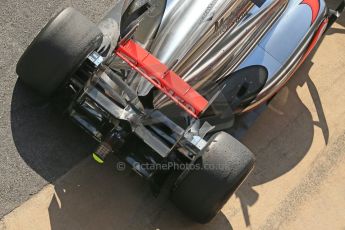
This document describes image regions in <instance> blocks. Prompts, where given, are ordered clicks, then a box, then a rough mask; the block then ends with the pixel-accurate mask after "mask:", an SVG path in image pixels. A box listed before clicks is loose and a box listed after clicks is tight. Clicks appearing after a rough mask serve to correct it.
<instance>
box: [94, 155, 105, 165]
mask: <svg viewBox="0 0 345 230" xmlns="http://www.w3.org/2000/svg"><path fill="white" fill-rule="evenodd" d="M92 156H93V159H94V160H95V161H97V163H99V164H103V163H104V161H103V160H102V159H101V158H100V157H99V156H97V154H96V153H94V154H92Z"/></svg>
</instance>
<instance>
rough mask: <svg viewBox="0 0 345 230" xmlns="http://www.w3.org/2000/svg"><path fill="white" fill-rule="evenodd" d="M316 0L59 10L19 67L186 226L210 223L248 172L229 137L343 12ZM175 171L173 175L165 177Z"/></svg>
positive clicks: (243, 153) (134, 1)
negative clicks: (165, 193) (163, 197)
mask: <svg viewBox="0 0 345 230" xmlns="http://www.w3.org/2000/svg"><path fill="white" fill-rule="evenodd" d="M344 6H345V1H344V0H342V1H341V3H340V4H339V7H338V8H337V9H335V10H330V9H328V8H327V6H326V3H325V2H324V0H200V1H197V0H168V1H167V0H119V1H116V3H115V6H114V7H113V8H112V9H111V10H110V11H109V13H108V14H106V16H105V17H104V18H103V20H102V21H101V22H100V23H99V24H98V25H95V24H94V23H92V22H91V21H89V20H88V19H87V18H86V17H85V16H83V15H82V14H80V13H79V12H78V11H77V10H75V9H73V8H67V9H64V10H63V11H62V12H60V13H58V14H57V15H56V16H55V17H54V18H53V19H52V20H51V21H50V22H49V23H48V24H47V25H46V26H45V27H44V29H43V30H42V31H41V32H40V33H39V34H38V35H37V37H36V38H35V39H34V41H33V42H32V43H31V45H30V46H29V47H28V48H27V50H26V51H25V52H24V54H23V56H22V57H21V59H20V60H19V62H18V65H17V73H18V75H19V79H20V80H21V81H22V82H23V83H25V84H26V85H28V86H30V87H31V88H32V89H34V90H35V91H37V92H38V93H40V94H41V95H42V96H44V97H47V98H49V99H50V100H52V101H53V102H55V103H56V105H57V106H58V108H60V109H61V110H62V111H63V112H64V113H65V114H67V115H68V116H70V117H71V119H72V120H73V121H75V123H77V124H78V125H79V126H81V127H82V128H83V129H84V130H85V131H86V132H88V133H89V134H91V135H92V137H94V138H95V139H96V140H98V141H99V143H100V145H99V147H98V148H97V149H96V150H95V152H94V153H93V157H94V159H95V160H96V161H97V162H99V163H103V162H104V161H105V159H106V157H107V156H108V155H109V154H111V153H114V154H115V155H116V156H117V157H118V158H119V159H121V160H122V161H124V162H126V163H127V164H128V165H129V166H130V167H131V168H132V169H133V170H134V171H135V172H136V173H138V174H139V175H140V176H142V177H144V178H146V179H147V180H148V181H149V183H150V185H151V186H152V190H153V192H154V193H159V191H160V188H161V187H162V186H163V184H164V182H165V181H167V178H174V183H173V185H172V188H171V199H172V201H173V202H174V204H175V205H176V206H177V207H178V208H179V209H181V210H182V211H183V212H184V213H185V214H187V215H188V216H190V217H191V218H192V219H193V220H195V221H197V222H200V223H207V222H209V221H210V220H211V219H212V218H213V217H215V215H216V214H217V213H218V212H219V211H220V209H221V208H222V207H223V205H224V204H225V203H226V202H227V200H228V199H229V198H230V196H231V195H232V194H233V193H234V192H235V190H236V189H237V188H238V187H239V186H240V185H241V183H242V182H243V181H244V180H245V178H246V177H247V176H248V175H249V173H250V172H251V170H252V169H253V167H254V162H255V158H254V155H253V154H252V153H251V152H250V151H249V150H248V149H247V148H246V147H245V146H244V145H242V144H241V143H240V142H239V141H237V140H236V139H235V138H234V137H233V136H232V135H230V134H229V133H228V132H226V131H227V130H229V129H230V128H231V127H233V126H234V125H235V124H236V121H237V117H238V116H239V115H240V114H243V113H245V112H248V111H251V110H254V109H255V108H257V107H258V106H260V105H262V104H264V103H266V102H267V101H269V100H270V99H271V98H272V97H274V95H275V94H276V93H277V92H278V91H279V90H280V89H281V88H282V87H283V86H284V85H285V84H286V82H287V81H288V80H289V79H290V78H291V76H292V75H293V74H294V72H295V71H296V70H297V69H298V67H299V66H300V65H301V64H302V63H303V61H304V60H305V59H306V58H307V56H308V55H309V54H310V52H311V51H312V50H313V48H314V47H315V45H316V44H317V42H318V41H319V39H320V38H321V37H322V36H323V35H324V33H325V31H326V30H327V29H328V28H329V27H330V26H331V25H332V24H333V23H334V22H335V21H336V20H337V18H338V17H339V16H340V13H341V12H342V11H343V8H344ZM171 175H174V176H171Z"/></svg>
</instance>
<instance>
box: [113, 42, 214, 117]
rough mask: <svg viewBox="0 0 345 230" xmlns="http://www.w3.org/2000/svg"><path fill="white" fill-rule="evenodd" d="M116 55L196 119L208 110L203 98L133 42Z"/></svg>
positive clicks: (122, 47)
mask: <svg viewBox="0 0 345 230" xmlns="http://www.w3.org/2000/svg"><path fill="white" fill-rule="evenodd" d="M115 54H116V55H117V56H119V57H120V58H121V59H122V60H124V61H125V62H126V63H127V64H128V65H129V66H130V67H131V68H132V69H133V70H135V71H136V72H138V73H139V74H140V75H142V76H143V77H145V78H146V79H147V80H148V81H149V82H151V84H153V85H154V86H155V87H156V88H158V89H159V90H160V91H162V92H163V93H164V94H165V95H167V96H168V97H170V98H171V99H172V100H173V101H174V102H175V103H176V104H177V105H179V106H180V107H181V108H182V109H184V110H185V111H187V112H188V113H189V114H190V115H191V116H193V117H194V118H198V116H199V115H200V113H201V112H203V111H204V110H205V109H206V108H207V105H208V101H207V100H206V99H205V98H204V97H203V96H201V95H200V94H199V93H198V92H197V91H195V90H194V89H193V88H192V87H191V86H190V85H189V84H188V83H187V82H185V81H184V80H183V79H182V78H181V77H180V76H178V75H177V74H176V73H175V72H173V71H172V70H169V69H168V67H167V66H166V65H164V64H163V63H161V62H160V61H159V60H158V59H157V58H156V57H154V56H153V55H152V54H150V53H149V52H148V51H146V50H145V49H144V48H142V47H141V46H140V45H139V44H137V43H135V42H134V41H133V40H128V41H126V42H124V43H123V44H120V45H119V46H118V48H117V49H116V50H115Z"/></svg>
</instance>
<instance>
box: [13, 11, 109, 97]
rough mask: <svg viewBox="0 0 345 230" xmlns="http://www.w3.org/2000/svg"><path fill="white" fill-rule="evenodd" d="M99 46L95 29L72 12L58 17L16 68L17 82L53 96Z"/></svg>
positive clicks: (39, 36) (82, 17)
mask: <svg viewBox="0 0 345 230" xmlns="http://www.w3.org/2000/svg"><path fill="white" fill-rule="evenodd" d="M101 43H102V33H101V31H100V30H99V29H98V27H97V26H96V25H95V24H94V23H92V22H91V21H90V20H89V19H87V18H86V17H85V16H83V15H82V14H81V13H79V12H78V11H77V10H75V9H74V8H71V7H69V8H66V9H64V10H63V11H61V12H60V13H59V14H57V15H56V16H55V17H54V18H53V19H51V20H50V21H49V23H48V24H47V25H46V26H45V27H44V28H43V29H42V30H41V32H40V33H39V34H38V35H37V37H36V38H35V39H34V40H33V42H32V43H31V44H30V46H29V47H28V48H27V49H26V51H25V52H24V54H23V55H22V57H21V58H20V60H19V62H18V64H17V74H18V76H19V79H20V80H21V81H22V82H24V83H25V84H26V85H29V86H30V87H31V88H33V89H34V90H36V91H37V92H39V93H40V94H41V95H43V96H48V97H49V96H52V95H53V94H54V93H55V92H56V91H57V89H58V88H59V87H61V86H63V85H64V84H65V83H66V82H67V80H68V79H69V78H70V77H71V76H73V74H74V73H75V72H76V71H77V69H78V68H79V67H80V66H81V64H82V63H83V62H84V61H85V59H86V58H87V56H88V55H89V54H90V53H91V52H92V51H94V50H96V49H97V48H98V47H99V46H100V44H101Z"/></svg>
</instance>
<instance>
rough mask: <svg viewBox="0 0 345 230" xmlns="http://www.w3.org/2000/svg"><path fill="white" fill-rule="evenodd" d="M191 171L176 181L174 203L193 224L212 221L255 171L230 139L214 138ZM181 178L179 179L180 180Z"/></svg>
mask: <svg viewBox="0 0 345 230" xmlns="http://www.w3.org/2000/svg"><path fill="white" fill-rule="evenodd" d="M203 151H204V152H203V154H202V156H201V157H200V158H199V159H198V160H197V162H196V164H195V165H196V166H199V167H195V169H194V170H191V169H189V171H188V172H187V173H186V174H185V175H184V173H182V175H181V176H180V178H179V179H177V182H176V184H175V186H174V187H173V190H172V194H171V195H172V196H171V199H172V201H173V203H174V204H175V205H176V206H177V207H178V208H179V209H180V210H181V211H182V212H184V213H185V214H186V215H188V216H189V217H190V218H192V219H193V220H194V221H196V222H199V223H202V224H205V223H208V222H209V221H211V220H212V219H213V218H214V217H215V216H216V215H217V213H218V212H219V211H220V210H221V208H222V207H223V206H224V204H225V203H226V202H227V201H228V199H229V198H230V197H231V196H232V194H233V193H234V192H235V191H236V189H237V188H238V187H239V186H240V185H241V183H242V182H243V181H244V180H245V178H246V177H247V176H248V175H249V173H250V172H251V170H252V169H253V167H254V162H255V157H254V155H253V154H252V153H251V152H250V150H248V149H247V148H246V147H245V146H244V145H243V144H241V143H240V142H238V141H237V140H236V139H235V138H233V137H232V136H231V135H229V134H227V133H225V132H220V133H217V134H215V135H214V136H213V137H212V138H211V139H210V140H209V142H208V146H207V147H206V148H205V149H204V150H203ZM181 178H182V179H181Z"/></svg>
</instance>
